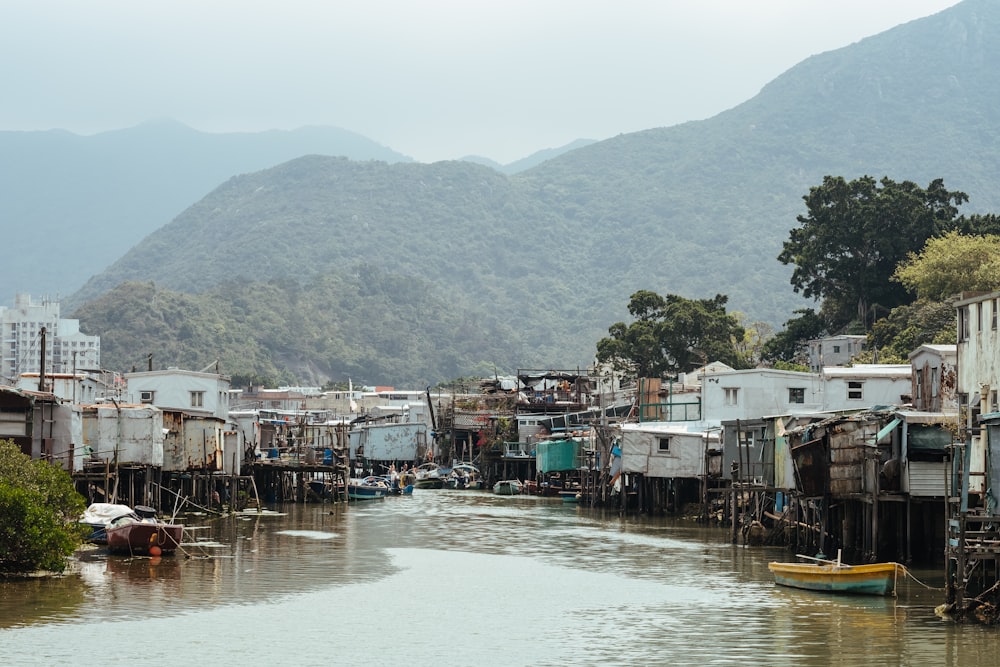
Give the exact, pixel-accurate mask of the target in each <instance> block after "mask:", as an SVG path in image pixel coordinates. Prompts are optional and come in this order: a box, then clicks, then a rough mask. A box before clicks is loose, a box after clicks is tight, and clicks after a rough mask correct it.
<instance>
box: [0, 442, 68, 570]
mask: <svg viewBox="0 0 1000 667" xmlns="http://www.w3.org/2000/svg"><path fill="white" fill-rule="evenodd" d="M84 508H85V503H84V499H83V497H81V496H80V495H79V494H78V493H77V492H76V490H75V489H74V488H73V481H72V479H71V478H70V476H69V474H68V473H66V472H65V471H63V470H62V469H60V468H57V467H56V466H53V465H51V464H49V463H46V462H44V461H32V460H31V457H29V456H26V455H25V454H22V453H21V450H20V449H19V448H18V447H17V445H15V444H14V443H13V442H11V441H10V440H0V573H3V574H25V573H29V572H34V571H36V570H50V571H54V572H61V571H63V570H64V569H65V567H66V557H67V556H69V555H70V554H71V553H73V550H74V549H76V547H77V546H79V544H80V536H81V529H80V527H79V524H78V523H77V520H78V519H79V517H80V514H81V513H82V512H83V510H84Z"/></svg>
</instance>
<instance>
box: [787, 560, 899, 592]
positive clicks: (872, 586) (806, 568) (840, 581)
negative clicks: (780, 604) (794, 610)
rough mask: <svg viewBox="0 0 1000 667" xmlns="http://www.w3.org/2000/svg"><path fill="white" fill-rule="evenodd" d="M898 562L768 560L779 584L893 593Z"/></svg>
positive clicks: (814, 588)
mask: <svg viewBox="0 0 1000 667" xmlns="http://www.w3.org/2000/svg"><path fill="white" fill-rule="evenodd" d="M898 567H899V566H898V565H897V564H896V563H873V564H871V565H850V566H845V565H837V564H835V563H830V564H826V565H818V564H811V563H768V565H767V569H769V570H770V571H771V573H772V574H773V575H774V583H776V584H778V585H779V586H789V587H791V588H801V589H804V590H810V591H822V592H827V593H847V594H855V595H889V594H891V593H892V592H893V591H894V590H895V588H896V575H897V568H898Z"/></svg>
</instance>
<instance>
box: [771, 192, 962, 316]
mask: <svg viewBox="0 0 1000 667" xmlns="http://www.w3.org/2000/svg"><path fill="white" fill-rule="evenodd" d="M803 199H805V202H806V207H807V209H808V213H807V215H800V216H798V217H797V218H796V219H797V220H798V221H799V223H800V226H799V227H796V228H793V229H792V230H791V231H790V232H789V239H788V240H787V241H785V244H784V247H783V249H782V251H781V254H779V255H778V260H779V261H780V262H781V263H782V264H794V265H795V270H794V271H793V272H792V278H791V282H792V286H793V288H794V289H795V291H796V292H802V294H803V295H804V296H806V297H813V298H821V299H823V308H822V312H823V314H824V319H825V320H826V322H827V326H828V328H829V329H830V330H840V329H842V328H844V327H846V326H847V325H848V324H850V323H851V322H852V321H857V322H859V323H860V324H861V326H862V327H864V328H866V329H867V328H868V327H869V326H870V324H871V323H872V322H873V321H874V319H876V314H881V315H885V314H887V313H888V312H889V311H890V310H892V309H893V308H895V307H896V306H900V305H903V304H905V303H908V302H909V301H910V297H909V296H908V295H907V293H906V291H905V289H904V288H903V287H902V286H901V285H900V284H899V283H898V282H894V281H893V280H891V277H892V275H893V272H894V271H895V270H896V266H897V265H898V264H899V263H900V262H901V261H903V260H904V259H906V257H907V255H908V254H910V253H913V252H915V251H917V250H919V249H920V248H921V247H923V245H924V242H925V241H927V239H929V238H931V237H934V236H938V235H940V234H942V233H945V232H948V231H951V230H953V229H955V228H956V226H957V223H956V218H957V216H958V206H959V205H961V204H962V203H964V202H966V201H968V199H969V198H968V195H966V194H965V193H964V192H949V191H948V190H946V189H945V188H944V183H943V181H942V180H940V179H938V180H935V181H932V182H931V184H930V185H928V186H927V188H926V189H923V188H920V187H918V186H917V185H916V184H915V183H912V182H910V181H903V182H902V183H896V182H895V181H893V180H890V179H889V178H883V179H882V180H881V181H879V182H876V181H875V179H874V178H872V177H870V176H863V177H861V178H858V179H855V180H853V181H847V180H845V179H844V178H843V177H834V176H826V177H825V178H824V179H823V184H822V185H819V186H815V187H812V188H810V189H809V194H808V195H806V196H805V197H804V198H803Z"/></svg>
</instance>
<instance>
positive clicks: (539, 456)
mask: <svg viewBox="0 0 1000 667" xmlns="http://www.w3.org/2000/svg"><path fill="white" fill-rule="evenodd" d="M582 450H583V443H582V442H581V441H580V440H578V439H577V438H567V439H565V440H543V441H542V442H539V443H536V444H535V465H536V466H537V468H538V472H541V473H546V472H559V471H562V470H574V469H576V468H579V467H580V458H581V457H580V455H581V453H582Z"/></svg>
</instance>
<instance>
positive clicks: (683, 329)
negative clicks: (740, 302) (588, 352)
mask: <svg viewBox="0 0 1000 667" xmlns="http://www.w3.org/2000/svg"><path fill="white" fill-rule="evenodd" d="M727 300H728V299H727V297H726V296H724V295H722V294H717V295H715V297H713V298H711V299H686V298H684V297H682V296H677V295H676V294H668V295H666V296H661V295H659V294H657V293H656V292H651V291H648V290H640V291H638V292H636V293H635V294H633V295H632V297H631V299H630V300H629V305H628V310H629V313H630V314H631V315H632V317H634V318H635V321H634V322H632V323H631V324H626V323H624V322H616V323H615V324H612V325H611V326H610V327H609V328H608V333H609V334H610V335H609V336H607V337H605V338H602V339H601V340H600V341H598V343H597V359H598V361H601V362H606V363H611V364H613V365H614V366H615V367H616V368H618V369H620V370H623V371H625V372H627V373H629V374H630V375H632V376H634V377H664V376H666V375H670V374H674V373H677V372H683V371H690V370H694V369H695V368H697V367H698V366H700V365H703V364H706V363H708V362H711V361H721V362H723V363H726V364H729V365H731V366H734V367H742V365H743V363H742V359H741V356H740V354H739V352H738V349H737V346H738V344H739V343H740V342H741V341H743V340H744V335H745V331H744V329H743V327H742V326H740V324H739V321H738V319H737V318H736V317H734V316H733V315H730V314H727V313H726V307H725V306H726V301H727Z"/></svg>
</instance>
